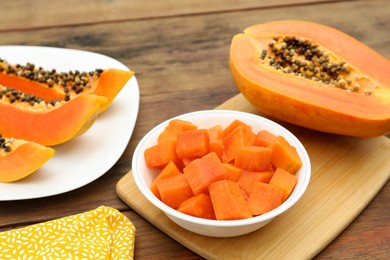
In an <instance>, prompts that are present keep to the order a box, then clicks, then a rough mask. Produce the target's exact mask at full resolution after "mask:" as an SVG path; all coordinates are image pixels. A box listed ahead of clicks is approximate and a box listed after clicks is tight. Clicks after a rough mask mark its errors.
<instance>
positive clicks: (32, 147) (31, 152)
mask: <svg viewBox="0 0 390 260" xmlns="http://www.w3.org/2000/svg"><path fill="white" fill-rule="evenodd" d="M54 154H55V150H54V149H52V148H50V147H45V146H42V145H40V144H37V143H34V142H28V141H25V140H15V141H14V142H13V144H12V149H11V151H10V152H8V153H2V152H0V165H1V167H0V182H14V181H17V180H20V179H23V178H25V177H27V176H28V175H30V174H32V173H34V172H35V171H36V170H38V168H40V167H41V166H42V165H44V164H45V163H46V162H47V161H49V160H50V159H51V158H52V157H53V156H54Z"/></svg>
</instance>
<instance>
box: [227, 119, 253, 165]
mask: <svg viewBox="0 0 390 260" xmlns="http://www.w3.org/2000/svg"><path fill="white" fill-rule="evenodd" d="M255 138H256V135H255V134H254V133H253V132H252V129H251V128H250V127H249V126H247V125H240V126H237V127H236V128H234V130H232V131H231V132H230V133H229V134H228V135H227V136H225V137H224V138H223V140H222V141H223V146H224V153H223V156H222V158H223V162H224V163H230V162H232V161H233V160H234V159H235V157H236V153H237V151H238V149H239V148H240V147H242V146H251V145H253V144H254V142H255Z"/></svg>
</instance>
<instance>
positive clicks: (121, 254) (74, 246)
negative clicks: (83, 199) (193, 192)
mask: <svg viewBox="0 0 390 260" xmlns="http://www.w3.org/2000/svg"><path fill="white" fill-rule="evenodd" d="M134 242H135V227H134V225H133V224H132V223H131V221H130V220H129V219H128V218H127V217H126V216H124V215H123V214H122V213H120V212H119V211H117V210H116V209H114V208H110V207H105V206H101V207H98V208H96V209H94V210H91V211H88V212H85V213H81V214H77V215H72V216H68V217H64V218H60V219H56V220H52V221H48V222H44V223H40V224H35V225H31V226H27V227H24V228H20V229H15V230H9V231H5V232H2V233H0V259H133V253H134Z"/></svg>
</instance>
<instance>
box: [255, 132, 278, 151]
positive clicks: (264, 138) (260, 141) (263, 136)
mask: <svg viewBox="0 0 390 260" xmlns="http://www.w3.org/2000/svg"><path fill="white" fill-rule="evenodd" d="M276 137H277V136H276V135H274V134H272V133H271V132H269V131H267V130H260V131H259V132H258V133H257V136H256V140H255V145H257V146H262V147H267V146H268V145H270V144H271V143H272V142H273V141H274V140H275V139H276Z"/></svg>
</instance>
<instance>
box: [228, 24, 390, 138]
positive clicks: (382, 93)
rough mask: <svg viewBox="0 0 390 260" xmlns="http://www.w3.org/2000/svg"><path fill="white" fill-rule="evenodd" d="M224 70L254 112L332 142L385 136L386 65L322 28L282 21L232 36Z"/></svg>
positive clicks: (388, 108)
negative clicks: (339, 137)
mask: <svg viewBox="0 0 390 260" xmlns="http://www.w3.org/2000/svg"><path fill="white" fill-rule="evenodd" d="M230 69H231V73H232V75H233V79H234V81H235V83H236V85H237V87H238V89H239V90H240V92H241V93H242V94H243V96H244V97H245V98H246V99H247V100H248V101H249V102H250V103H251V104H253V105H254V106H255V107H256V108H257V109H258V110H259V111H260V112H262V113H264V114H267V115H269V116H271V117H273V118H276V119H279V120H283V121H286V122H290V123H292V124H296V125H299V126H302V127H306V128H310V129H314V130H318V131H322V132H328V133H333V134H340V135H347V136H356V137H375V136H381V135H385V134H387V133H389V132H390V77H389V75H390V61H389V60H388V59H386V58H385V57H383V56H382V55H380V54H379V53H377V52H376V51H374V50H373V49H371V48H369V47H368V46H366V45H364V44H363V43H361V42H359V41H358V40H356V39H354V38H353V37H351V36H349V35H347V34H345V33H343V32H341V31H339V30H337V29H334V28H331V27H328V26H325V25H321V24H316V23H312V22H307V21H296V20H285V21H274V22H268V23H263V24H258V25H253V26H250V27H248V28H246V29H245V30H244V32H243V33H239V34H237V35H235V36H234V37H233V39H232V43H231V48H230Z"/></svg>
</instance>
